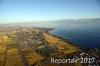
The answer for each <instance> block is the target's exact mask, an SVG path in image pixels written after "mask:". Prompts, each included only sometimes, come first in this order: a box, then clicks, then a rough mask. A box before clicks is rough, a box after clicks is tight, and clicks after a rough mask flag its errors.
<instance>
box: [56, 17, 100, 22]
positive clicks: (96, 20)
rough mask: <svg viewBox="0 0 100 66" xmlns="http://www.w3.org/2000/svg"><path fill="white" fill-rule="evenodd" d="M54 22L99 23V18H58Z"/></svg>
mask: <svg viewBox="0 0 100 66" xmlns="http://www.w3.org/2000/svg"><path fill="white" fill-rule="evenodd" d="M56 22H66V23H100V18H95V19H76V20H68V19H64V20H58V21H56Z"/></svg>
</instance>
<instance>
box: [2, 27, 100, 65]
mask: <svg viewBox="0 0 100 66" xmlns="http://www.w3.org/2000/svg"><path fill="white" fill-rule="evenodd" d="M3 30H4V31H1V35H0V36H1V37H2V36H3V40H2V41H1V42H0V51H2V52H0V66H51V65H52V66H58V65H59V66H66V65H68V66H73V65H74V66H83V65H87V64H88V65H97V66H98V65H99V64H100V59H99V58H100V54H99V53H100V51H99V50H98V49H94V50H93V49H91V50H90V49H89V50H88V49H85V48H80V47H79V46H75V45H74V44H73V43H72V42H70V41H68V40H65V39H62V38H59V37H56V36H54V35H51V34H49V31H50V30H53V28H36V27H35V28H33V27H32V28H30V27H29V28H28V27H14V28H9V29H7V28H4V29H3ZM1 39H2V38H1ZM3 43H4V44H3ZM51 58H56V59H57V58H76V59H80V60H79V61H78V62H77V63H60V64H57V63H51ZM81 58H95V59H94V61H93V60H90V62H88V61H87V62H83V63H81Z"/></svg>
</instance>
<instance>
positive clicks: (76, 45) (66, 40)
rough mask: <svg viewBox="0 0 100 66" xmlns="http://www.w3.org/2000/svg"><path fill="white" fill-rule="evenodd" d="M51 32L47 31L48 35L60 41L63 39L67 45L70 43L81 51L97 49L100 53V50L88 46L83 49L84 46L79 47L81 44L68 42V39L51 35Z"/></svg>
mask: <svg viewBox="0 0 100 66" xmlns="http://www.w3.org/2000/svg"><path fill="white" fill-rule="evenodd" d="M54 30H55V28H54ZM50 31H52V30H50ZM50 31H47V34H49V35H52V36H54V37H57V38H59V39H62V40H63V41H65V42H67V43H69V44H71V45H73V46H75V47H78V48H79V49H81V50H85V49H87V50H89V49H96V50H99V51H100V49H99V48H92V47H87V46H83V47H82V45H79V44H77V43H74V42H72V41H70V40H68V39H67V38H63V37H60V36H57V35H54V34H52V33H50Z"/></svg>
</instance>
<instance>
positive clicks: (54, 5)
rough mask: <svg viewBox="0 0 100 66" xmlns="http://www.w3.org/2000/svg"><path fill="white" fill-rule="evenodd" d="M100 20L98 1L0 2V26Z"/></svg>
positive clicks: (1, 0) (4, 0)
mask: <svg viewBox="0 0 100 66" xmlns="http://www.w3.org/2000/svg"><path fill="white" fill-rule="evenodd" d="M84 18H100V1H99V0H0V24H2V23H17V22H30V21H31V22H35V21H53V20H61V19H84Z"/></svg>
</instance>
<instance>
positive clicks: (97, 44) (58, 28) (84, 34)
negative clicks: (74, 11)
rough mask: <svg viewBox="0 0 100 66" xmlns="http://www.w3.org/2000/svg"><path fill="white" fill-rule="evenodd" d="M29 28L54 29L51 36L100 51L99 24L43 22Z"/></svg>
mask: <svg viewBox="0 0 100 66" xmlns="http://www.w3.org/2000/svg"><path fill="white" fill-rule="evenodd" d="M30 26H36V27H47V28H55V30H53V31H50V33H51V34H53V35H56V36H59V37H62V38H66V39H68V40H70V41H72V42H74V43H76V44H79V45H80V46H84V47H91V48H99V49H100V23H99V22H97V23H67V22H48V23H47V22H44V23H33V24H30Z"/></svg>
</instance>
